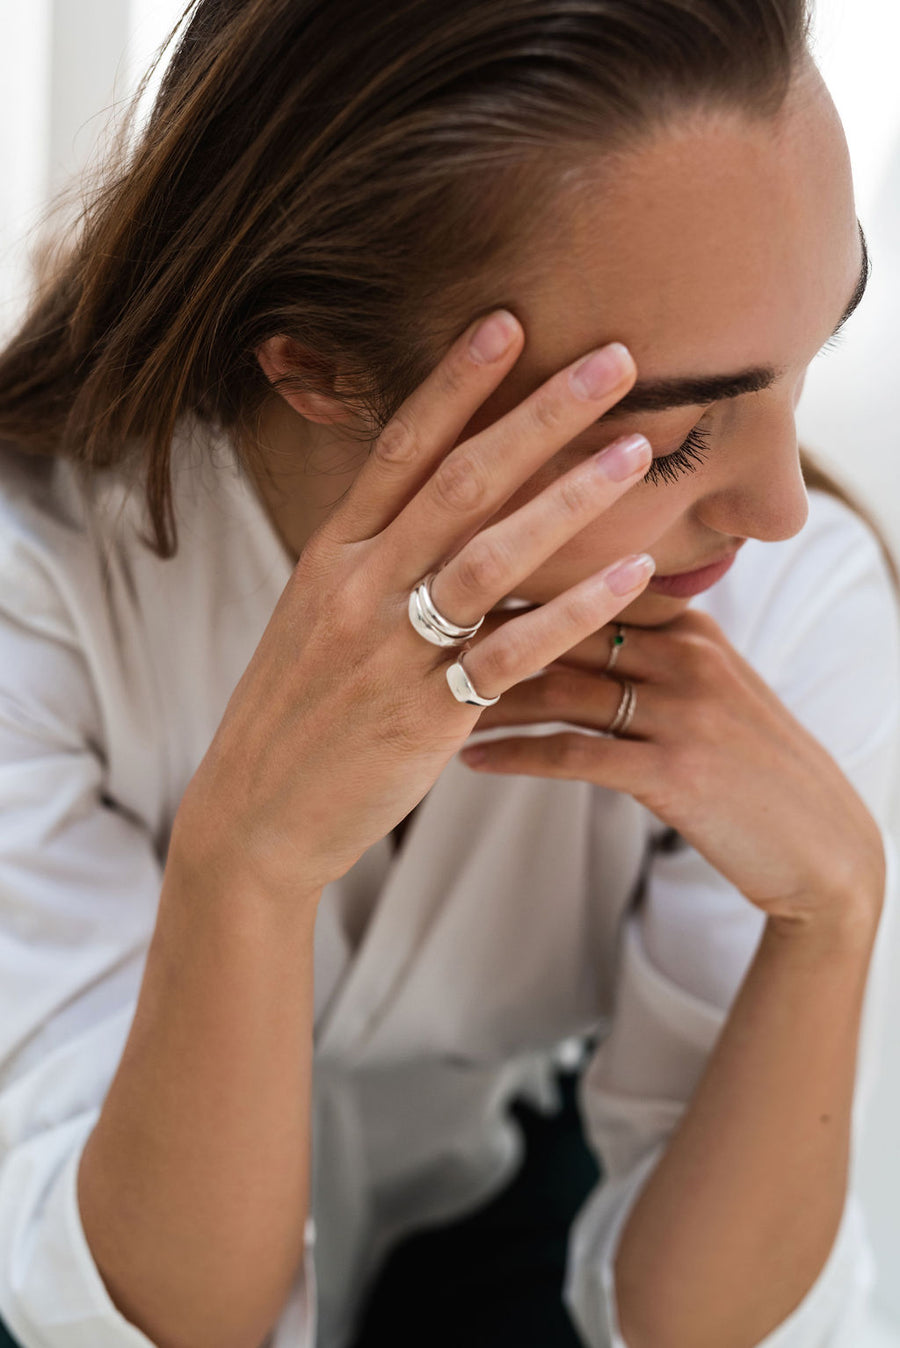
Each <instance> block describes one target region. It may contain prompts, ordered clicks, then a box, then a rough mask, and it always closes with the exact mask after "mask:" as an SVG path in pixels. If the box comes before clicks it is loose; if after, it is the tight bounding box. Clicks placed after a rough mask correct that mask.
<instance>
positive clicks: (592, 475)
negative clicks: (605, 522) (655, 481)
mask: <svg viewBox="0 0 900 1348" xmlns="http://www.w3.org/2000/svg"><path fill="white" fill-rule="evenodd" d="M651 458H652V451H651V449H650V445H649V443H648V442H647V440H646V439H645V438H644V436H642V435H632V436H625V437H623V438H621V439H619V440H615V441H614V442H613V443H612V444H611V445H609V446H607V448H606V449H604V450H603V452H602V453H600V454H598V455H595V456H594V457H593V458H592V459H590V460H588V462H587V463H583V464H579V465H578V466H577V467H576V468H573V469H572V470H571V472H568V473H566V474H565V475H564V476H563V477H561V478H558V479H557V481H556V482H554V483H552V485H551V486H549V487H548V488H547V489H546V490H545V491H543V492H541V493H540V495H538V496H536V497H534V498H533V500H531V501H528V502H527V503H526V504H525V505H524V506H522V507H521V508H520V509H519V510H516V511H515V512H514V513H513V514H511V515H508V516H507V517H506V519H503V520H500V521H499V523H497V524H494V525H492V526H490V527H489V528H487V529H483V530H482V531H481V532H480V533H478V534H476V535H475V537H474V538H473V539H472V540H471V541H470V542H469V543H467V544H466V546H465V547H464V548H463V549H462V551H461V552H459V553H457V555H456V556H455V557H454V558H453V559H452V560H451V561H450V562H448V563H447V565H446V566H445V567H443V568H442V570H441V571H440V573H439V574H438V575H437V576H436V577H435V579H434V581H433V582H432V584H431V595H432V598H433V600H434V603H435V605H436V606H437V609H438V611H439V612H440V613H442V614H443V615H444V616H445V617H446V618H447V619H448V620H449V621H450V622H454V623H458V624H460V625H462V626H465V625H466V624H469V623H474V622H477V621H478V619H479V618H480V617H481V616H482V615H483V614H485V613H486V612H487V611H488V610H489V609H490V608H491V607H492V606H493V605H494V604H496V603H498V602H499V600H500V599H502V598H503V596H504V595H507V594H509V593H510V592H511V591H512V590H513V589H514V588H515V586H516V585H518V584H520V582H521V581H523V580H525V579H526V577H528V576H530V575H532V573H533V572H534V571H536V570H537V568H538V567H539V566H540V565H541V564H542V563H543V562H544V561H546V559H547V558H548V557H550V556H552V555H553V553H554V552H556V551H558V549H559V548H561V547H562V546H563V544H564V543H567V542H568V540H569V539H570V538H572V537H573V536H574V535H575V534H577V533H580V532H581V530H582V529H584V528H585V527H586V526H587V525H588V524H590V522H591V520H593V519H594V518H595V517H596V516H597V515H598V514H600V513H602V511H604V510H607V509H608V508H609V507H610V506H611V505H612V504H613V503H614V502H615V501H616V500H617V499H618V498H619V496H621V495H623V494H624V492H626V491H627V490H628V489H629V487H631V486H633V485H634V483H635V481H636V480H637V479H638V478H639V477H640V476H641V474H642V473H644V472H645V471H646V469H647V467H648V465H649V463H650V460H651Z"/></svg>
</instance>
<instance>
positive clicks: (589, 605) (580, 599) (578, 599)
mask: <svg viewBox="0 0 900 1348" xmlns="http://www.w3.org/2000/svg"><path fill="white" fill-rule="evenodd" d="M560 607H561V610H562V611H561V617H562V620H563V622H564V623H565V625H566V626H567V627H574V628H577V629H581V628H583V627H584V626H585V625H586V624H587V625H588V626H590V625H591V624H593V626H595V627H596V626H597V596H596V595H593V596H592V595H589V594H588V593H584V592H583V593H577V592H576V593H575V594H570V595H567V596H566V598H565V600H563V601H562V602H561V605H560Z"/></svg>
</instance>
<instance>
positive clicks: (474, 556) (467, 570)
mask: <svg viewBox="0 0 900 1348" xmlns="http://www.w3.org/2000/svg"><path fill="white" fill-rule="evenodd" d="M508 568H509V557H508V556H507V554H506V551H505V549H504V548H503V546H502V544H501V543H500V542H499V541H498V540H497V539H492V538H489V537H486V536H482V537H480V538H476V539H473V541H472V542H471V543H469V544H468V546H467V547H466V548H464V549H463V551H462V552H461V553H460V554H459V556H458V557H457V558H456V561H455V562H454V567H453V569H454V573H455V574H454V579H455V580H456V582H457V584H458V585H459V586H460V588H461V589H462V590H464V591H465V592H466V593H467V594H472V595H476V596H479V597H480V596H481V595H483V594H489V593H491V592H492V591H493V590H495V589H497V587H498V586H499V587H501V588H502V585H503V581H504V578H505V576H506V575H507V572H508Z"/></svg>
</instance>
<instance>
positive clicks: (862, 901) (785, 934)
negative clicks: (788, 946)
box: [766, 886, 884, 954]
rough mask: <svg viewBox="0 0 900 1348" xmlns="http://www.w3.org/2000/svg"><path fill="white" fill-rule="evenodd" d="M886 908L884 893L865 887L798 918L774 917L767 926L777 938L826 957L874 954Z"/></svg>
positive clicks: (816, 906) (831, 899)
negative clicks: (882, 914) (883, 912)
mask: <svg viewBox="0 0 900 1348" xmlns="http://www.w3.org/2000/svg"><path fill="white" fill-rule="evenodd" d="M883 907H884V890H883V889H881V890H876V889H875V888H872V887H866V886H861V887H860V888H858V889H855V890H854V891H852V892H847V893H844V894H843V895H839V896H832V897H827V898H826V897H825V896H824V895H823V897H822V900H821V901H820V902H819V903H817V904H810V905H809V906H808V907H806V908H804V909H803V910H802V912H799V913H798V914H797V915H794V916H785V915H771V916H769V918H768V919H767V922H766V927H767V929H768V930H770V931H771V933H772V936H773V938H775V939H777V940H782V941H794V942H800V943H801V944H803V945H805V946H806V947H808V948H809V949H818V950H820V951H821V952H822V953H823V954H844V953H850V952H852V951H866V952H868V951H871V948H872V946H873V945H874V943H875V938H876V936H877V934H878V927H879V923H880V921H881V913H882V909H883Z"/></svg>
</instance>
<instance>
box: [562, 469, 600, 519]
mask: <svg viewBox="0 0 900 1348" xmlns="http://www.w3.org/2000/svg"><path fill="white" fill-rule="evenodd" d="M557 499H558V502H559V505H560V506H561V508H562V511H563V514H565V515H571V516H574V517H575V518H576V519H580V518H581V517H582V516H583V515H585V514H586V513H587V512H588V511H589V510H590V508H591V507H592V506H593V505H594V504H595V501H596V494H595V493H594V492H593V491H592V490H591V485H590V483H589V482H588V481H587V480H586V479H585V478H584V476H583V475H581V474H579V475H577V476H575V477H573V476H571V475H567V476H566V477H564V478H562V479H561V480H560V482H559V483H558V484H557Z"/></svg>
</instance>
